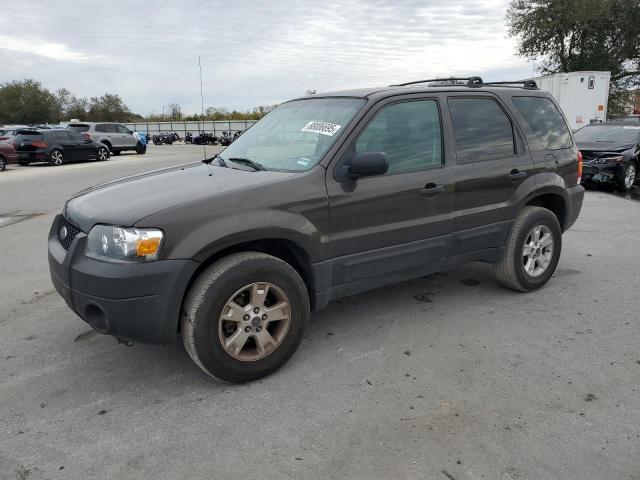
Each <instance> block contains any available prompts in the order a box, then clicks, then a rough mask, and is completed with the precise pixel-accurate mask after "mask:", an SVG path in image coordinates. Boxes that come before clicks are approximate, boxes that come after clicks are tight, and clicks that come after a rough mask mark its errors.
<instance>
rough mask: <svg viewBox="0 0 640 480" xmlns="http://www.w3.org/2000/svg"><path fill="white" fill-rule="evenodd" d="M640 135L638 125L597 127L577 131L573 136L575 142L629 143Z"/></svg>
mask: <svg viewBox="0 0 640 480" xmlns="http://www.w3.org/2000/svg"><path fill="white" fill-rule="evenodd" d="M639 133H640V125H638V126H637V127H636V126H635V125H598V126H593V127H592V126H589V125H587V126H586V127H584V128H581V129H580V130H578V131H577V132H576V133H575V134H574V136H575V137H576V142H602V143H631V142H635V141H636V139H637V138H638V134H639Z"/></svg>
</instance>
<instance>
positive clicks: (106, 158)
mask: <svg viewBox="0 0 640 480" xmlns="http://www.w3.org/2000/svg"><path fill="white" fill-rule="evenodd" d="M103 150H104V151H105V153H106V156H105V158H104V159H105V160H109V149H108V148H107V147H99V148H98V151H97V152H96V157H97V159H98V161H103V160H100V152H101V151H103Z"/></svg>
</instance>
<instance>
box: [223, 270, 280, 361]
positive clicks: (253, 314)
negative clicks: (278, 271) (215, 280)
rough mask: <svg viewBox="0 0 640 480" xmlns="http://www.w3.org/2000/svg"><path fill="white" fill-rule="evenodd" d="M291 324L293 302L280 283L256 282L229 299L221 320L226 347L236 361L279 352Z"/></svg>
mask: <svg viewBox="0 0 640 480" xmlns="http://www.w3.org/2000/svg"><path fill="white" fill-rule="evenodd" d="M290 323H291V303H290V302H289V298H288V297H287V295H286V294H285V293H284V291H282V289H281V288H279V287H278V286H276V285H274V284H272V283H268V282H255V283H251V284H249V285H246V286H245V287H243V288H241V289H240V290H238V291H237V292H236V293H234V294H233V295H232V296H231V298H230V299H229V300H228V301H227V302H226V304H225V305H224V308H223V309H222V314H221V315H220V320H219V322H218V339H219V341H220V343H221V345H222V348H224V350H225V351H226V352H227V353H228V354H229V355H230V356H231V357H233V358H235V359H236V360H240V361H243V362H255V361H257V360H262V359H263V358H265V357H267V356H268V355H270V354H271V353H272V352H273V351H275V350H276V349H277V348H278V346H280V344H281V343H282V341H283V340H284V338H285V336H286V335H287V332H288V331H289V325H290Z"/></svg>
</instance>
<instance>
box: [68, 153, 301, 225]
mask: <svg viewBox="0 0 640 480" xmlns="http://www.w3.org/2000/svg"><path fill="white" fill-rule="evenodd" d="M294 175H299V173H289V172H272V171H259V172H254V171H249V170H239V169H232V168H223V167H217V166H212V165H206V164H203V163H201V162H198V163H197V164H188V165H181V166H177V167H170V168H165V169H162V170H155V171H151V172H146V173H141V174H138V175H133V176H130V177H125V178H121V179H118V180H113V181H110V182H106V183H101V184H99V185H96V186H94V187H91V188H87V189H86V190H83V191H81V192H79V193H77V194H76V195H74V196H73V197H72V198H71V199H70V200H69V201H68V202H67V204H66V205H65V209H64V216H65V218H66V219H67V220H69V221H70V222H71V223H73V224H75V225H76V226H77V227H79V228H80V229H81V230H83V231H84V232H87V233H88V232H89V230H91V228H92V227H93V226H94V225H95V224H97V223H104V224H110V225H120V226H125V227H130V226H133V225H135V224H136V222H139V221H140V220H142V219H143V218H145V217H147V216H149V215H152V214H154V213H158V212H161V211H162V210H165V209H167V208H171V207H175V206H178V205H182V204H186V203H190V202H196V201H202V200H206V199H208V198H213V197H215V196H216V195H219V194H221V193H224V192H227V191H231V190H236V189H239V188H251V186H253V185H259V184H264V183H270V182H276V181H278V180H282V179H284V178H288V177H291V176H294Z"/></svg>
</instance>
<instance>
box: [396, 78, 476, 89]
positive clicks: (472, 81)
mask: <svg viewBox="0 0 640 480" xmlns="http://www.w3.org/2000/svg"><path fill="white" fill-rule="evenodd" d="M462 80H466V81H467V83H466V84H464V85H466V86H468V87H476V86H480V85H482V78H480V77H449V78H430V79H428V80H416V81H415V82H406V83H397V84H395V85H389V86H390V87H406V86H409V85H417V84H419V83H432V82H451V81H462Z"/></svg>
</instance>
